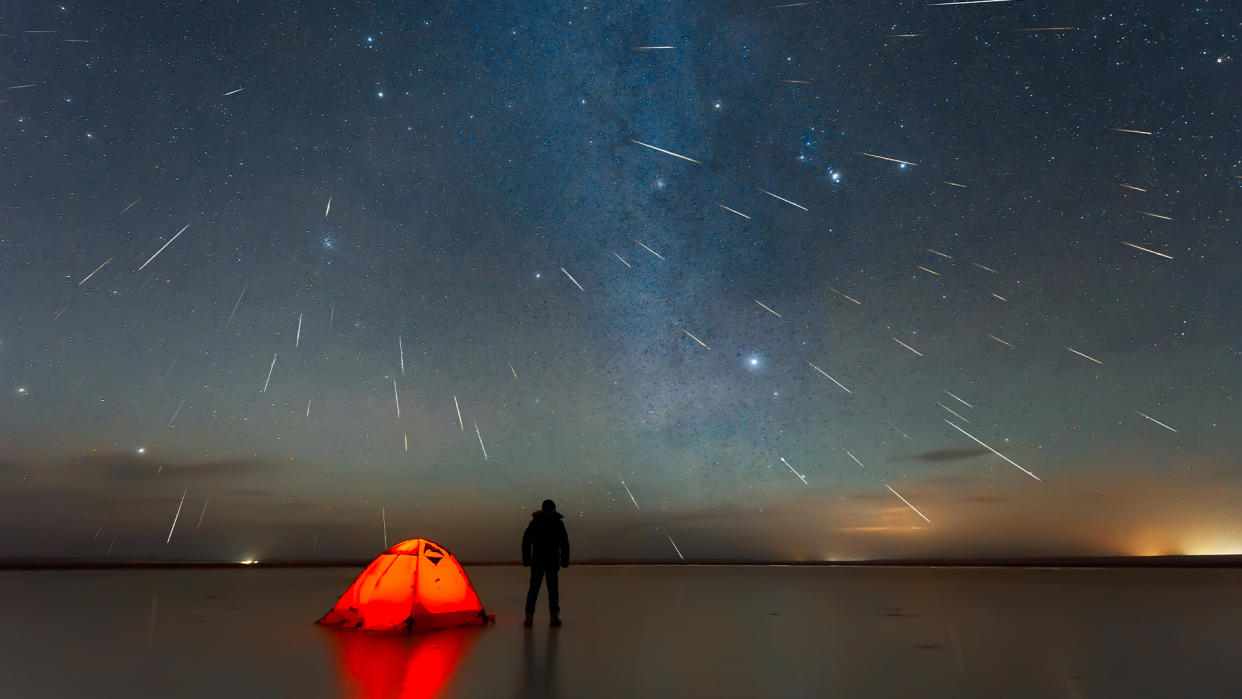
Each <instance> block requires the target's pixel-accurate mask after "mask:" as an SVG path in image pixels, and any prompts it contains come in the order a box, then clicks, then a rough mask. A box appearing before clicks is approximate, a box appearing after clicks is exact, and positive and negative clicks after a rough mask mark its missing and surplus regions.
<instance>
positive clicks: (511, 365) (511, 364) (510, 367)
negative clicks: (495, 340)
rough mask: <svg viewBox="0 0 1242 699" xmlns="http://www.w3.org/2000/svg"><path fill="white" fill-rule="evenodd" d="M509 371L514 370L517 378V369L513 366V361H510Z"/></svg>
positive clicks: (514, 376) (514, 375)
mask: <svg viewBox="0 0 1242 699" xmlns="http://www.w3.org/2000/svg"><path fill="white" fill-rule="evenodd" d="M509 371H512V372H513V378H515V379H516V378H517V370H516V369H514V368H513V362H509Z"/></svg>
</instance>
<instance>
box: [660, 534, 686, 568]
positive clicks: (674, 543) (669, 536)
mask: <svg viewBox="0 0 1242 699" xmlns="http://www.w3.org/2000/svg"><path fill="white" fill-rule="evenodd" d="M664 536H667V537H668V543H670V544H672V545H673V550H674V551H676V552H677V557H678V558H680V559H681V560H683V561H684V560H686V557H685V556H683V555H681V549H679V548H677V542H676V541H673V537H672V536H671V535H670V534H669V533H668V532H664Z"/></svg>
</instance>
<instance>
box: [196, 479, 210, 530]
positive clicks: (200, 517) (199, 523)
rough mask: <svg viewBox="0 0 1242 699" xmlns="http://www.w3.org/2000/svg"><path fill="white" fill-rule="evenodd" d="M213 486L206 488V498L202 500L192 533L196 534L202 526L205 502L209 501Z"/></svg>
mask: <svg viewBox="0 0 1242 699" xmlns="http://www.w3.org/2000/svg"><path fill="white" fill-rule="evenodd" d="M213 490H215V488H209V489H208V490H207V499H206V500H204V501H203V511H202V512H200V513H198V525H197V526H195V527H194V533H195V534H197V533H198V530H199V529H202V528H203V517H206V516H207V503H209V502H211V493H212V491H213Z"/></svg>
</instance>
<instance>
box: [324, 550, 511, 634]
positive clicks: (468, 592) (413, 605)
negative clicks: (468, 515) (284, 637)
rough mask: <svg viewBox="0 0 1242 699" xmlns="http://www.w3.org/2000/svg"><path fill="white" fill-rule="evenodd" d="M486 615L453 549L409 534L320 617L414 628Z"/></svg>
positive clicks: (478, 620) (350, 625) (356, 625)
mask: <svg viewBox="0 0 1242 699" xmlns="http://www.w3.org/2000/svg"><path fill="white" fill-rule="evenodd" d="M486 621H488V617H487V615H486V614H485V613H484V612H483V605H482V603H480V602H479V596H478V595H477V594H475V591H474V586H473V585H471V584H470V578H469V577H467V576H466V571H465V570H464V569H463V568H462V567H461V564H460V563H458V562H457V559H456V558H454V557H453V554H451V553H449V552H448V549H446V548H444V547H443V546H440V545H439V544H436V543H434V542H431V541H428V540H426V539H409V540H407V541H403V542H401V543H399V544H397V545H395V546H393V547H392V548H390V549H388V550H387V551H385V552H384V553H382V554H380V555H379V556H378V557H376V559H375V560H373V561H371V564H370V565H368V566H367V567H366V569H364V570H363V571H362V574H360V575H359V576H358V578H357V579H356V580H354V583H353V584H352V585H350V586H349V589H348V590H345V594H343V595H341V598H340V599H339V600H337V602H336V605H335V606H333V607H332V611H330V612H328V613H327V614H325V615H323V618H321V619H320V620H319V623H320V624H327V625H335V626H340V627H342V628H347V629H364V630H367V631H405V632H407V633H414V632H416V631H426V630H429V629H443V628H448V627H452V626H465V625H468V624H482V623H485V622H486Z"/></svg>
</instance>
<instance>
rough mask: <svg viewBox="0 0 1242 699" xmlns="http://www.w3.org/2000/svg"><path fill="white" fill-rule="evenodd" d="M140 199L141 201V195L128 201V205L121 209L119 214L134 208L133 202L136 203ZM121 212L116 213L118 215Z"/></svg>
mask: <svg viewBox="0 0 1242 699" xmlns="http://www.w3.org/2000/svg"><path fill="white" fill-rule="evenodd" d="M140 201H142V197H138V198H137V199H135V200H133V201H131V202H130V203H129V206H127V207H125V208H124V209H121V214H123V213H125V212H126V211H129V210H130V209H132V208H134V204H137V203H138V202H140ZM121 214H117V216H120V215H121Z"/></svg>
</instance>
